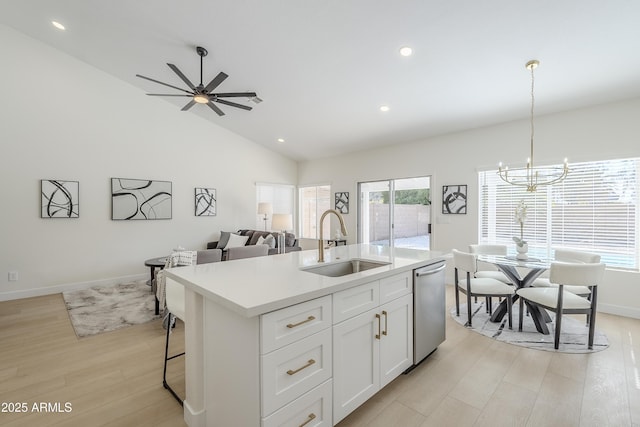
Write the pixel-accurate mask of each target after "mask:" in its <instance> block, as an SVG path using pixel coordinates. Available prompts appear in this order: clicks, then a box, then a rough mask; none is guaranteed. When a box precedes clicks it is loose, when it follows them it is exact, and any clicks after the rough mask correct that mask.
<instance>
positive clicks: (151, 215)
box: [111, 178, 172, 220]
mask: <svg viewBox="0 0 640 427" xmlns="http://www.w3.org/2000/svg"><path fill="white" fill-rule="evenodd" d="M171 197H172V196H171V182H170V181H154V180H150V179H129V178H111V219H113V220H136V219H141V220H152V219H171Z"/></svg>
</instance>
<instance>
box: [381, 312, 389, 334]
mask: <svg viewBox="0 0 640 427" xmlns="http://www.w3.org/2000/svg"><path fill="white" fill-rule="evenodd" d="M382 315H383V316H384V331H382V335H387V330H388V328H387V326H388V325H387V312H386V311H385V310H382Z"/></svg>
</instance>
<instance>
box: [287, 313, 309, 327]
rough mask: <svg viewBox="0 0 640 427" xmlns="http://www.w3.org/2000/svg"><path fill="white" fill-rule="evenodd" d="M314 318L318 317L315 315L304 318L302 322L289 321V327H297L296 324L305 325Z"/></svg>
mask: <svg viewBox="0 0 640 427" xmlns="http://www.w3.org/2000/svg"><path fill="white" fill-rule="evenodd" d="M312 320H316V318H315V317H314V316H309V317H307V320H303V321H302V322H298V323H289V324H288V325H287V328H289V329H291V328H295V327H296V326H300V325H304V324H305V323H307V322H311V321H312Z"/></svg>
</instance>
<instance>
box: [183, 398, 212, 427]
mask: <svg viewBox="0 0 640 427" xmlns="http://www.w3.org/2000/svg"><path fill="white" fill-rule="evenodd" d="M183 404H184V421H185V423H187V425H188V426H192V427H206V426H205V421H206V418H205V414H206V412H205V411H204V409H202V410H200V411H195V410H194V409H193V408H191V405H189V402H187V400H186V399H185V400H184V402H183Z"/></svg>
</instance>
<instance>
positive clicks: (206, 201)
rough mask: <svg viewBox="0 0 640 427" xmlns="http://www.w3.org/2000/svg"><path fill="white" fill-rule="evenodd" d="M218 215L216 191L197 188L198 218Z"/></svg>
mask: <svg viewBox="0 0 640 427" xmlns="http://www.w3.org/2000/svg"><path fill="white" fill-rule="evenodd" d="M215 215H216V189H215V188H196V216H215Z"/></svg>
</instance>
